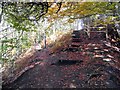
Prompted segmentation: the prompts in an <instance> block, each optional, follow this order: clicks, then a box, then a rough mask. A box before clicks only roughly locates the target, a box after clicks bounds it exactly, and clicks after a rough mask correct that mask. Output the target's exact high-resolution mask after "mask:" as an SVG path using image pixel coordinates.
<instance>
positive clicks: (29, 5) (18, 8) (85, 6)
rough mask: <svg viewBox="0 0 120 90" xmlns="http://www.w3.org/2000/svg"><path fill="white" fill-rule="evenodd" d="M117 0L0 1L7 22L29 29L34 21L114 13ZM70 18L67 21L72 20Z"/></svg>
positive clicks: (18, 27) (19, 27)
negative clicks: (110, 0)
mask: <svg viewBox="0 0 120 90" xmlns="http://www.w3.org/2000/svg"><path fill="white" fill-rule="evenodd" d="M116 6H118V3H117V2H1V8H2V12H1V15H4V17H5V19H6V20H7V21H8V22H9V24H10V25H11V26H12V27H14V28H16V29H17V30H25V31H27V30H29V29H31V26H34V23H33V22H35V21H39V20H40V18H43V17H47V18H48V21H54V20H55V19H58V18H63V17H68V18H70V19H72V20H74V19H75V18H84V17H87V16H91V15H97V14H107V13H116V11H117V9H116ZM72 20H70V21H69V22H72Z"/></svg>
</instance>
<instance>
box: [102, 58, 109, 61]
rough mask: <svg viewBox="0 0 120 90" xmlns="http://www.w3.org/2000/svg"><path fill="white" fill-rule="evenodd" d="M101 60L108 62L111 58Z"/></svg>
mask: <svg viewBox="0 0 120 90" xmlns="http://www.w3.org/2000/svg"><path fill="white" fill-rule="evenodd" d="M103 61H107V62H109V61H111V58H104V59H103Z"/></svg>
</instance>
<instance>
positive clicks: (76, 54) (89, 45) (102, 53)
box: [60, 31, 114, 61]
mask: <svg viewBox="0 0 120 90" xmlns="http://www.w3.org/2000/svg"><path fill="white" fill-rule="evenodd" d="M94 35H97V34H95V33H94ZM94 37H95V38H94ZM98 37H99V36H98ZM71 38H72V41H71V44H70V45H69V47H68V48H66V49H65V50H64V51H62V52H61V54H62V57H60V60H71V61H84V57H86V56H85V55H91V56H92V58H93V59H102V60H104V61H111V60H112V59H113V58H114V57H112V56H111V55H109V52H108V50H107V49H105V48H103V44H102V43H101V40H100V39H102V38H100V39H99V38H97V36H93V37H91V38H89V37H88V36H87V34H86V32H84V31H73V33H72V35H71ZM98 39H99V40H98ZM103 39H104V38H103ZM83 53H84V54H83Z"/></svg>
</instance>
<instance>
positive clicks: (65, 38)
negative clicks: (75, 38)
mask: <svg viewBox="0 0 120 90" xmlns="http://www.w3.org/2000/svg"><path fill="white" fill-rule="evenodd" d="M70 43H71V31H70V32H68V33H66V34H63V35H62V37H60V38H59V39H57V40H56V41H55V42H54V43H53V44H52V47H51V53H56V52H59V51H60V50H62V49H64V48H66V47H68V45H69V44H70Z"/></svg>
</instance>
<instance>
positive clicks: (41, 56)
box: [3, 31, 120, 89]
mask: <svg viewBox="0 0 120 90" xmlns="http://www.w3.org/2000/svg"><path fill="white" fill-rule="evenodd" d="M101 36H103V33H101V34H99V35H98V34H96V33H94V35H93V37H90V38H88V36H87V34H86V33H85V32H83V31H74V32H73V35H72V41H71V44H70V45H69V47H67V48H64V49H63V50H61V51H59V52H57V53H54V54H49V53H50V52H49V49H45V50H43V51H42V52H41V51H40V52H39V53H37V54H38V55H36V56H37V58H36V59H34V60H33V62H36V63H37V62H39V61H41V60H43V61H41V62H40V63H39V64H36V65H34V67H33V68H31V69H29V70H27V71H26V72H24V73H23V74H22V75H21V76H20V77H19V78H18V79H17V80H15V81H14V82H13V83H11V84H7V85H4V86H3V89H5V88H14V89H22V88H120V53H119V52H117V51H115V50H113V49H112V48H110V47H108V46H106V45H105V43H104V42H105V41H106V39H105V38H104V37H101Z"/></svg>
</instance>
